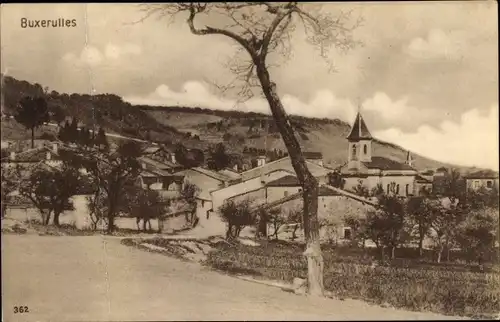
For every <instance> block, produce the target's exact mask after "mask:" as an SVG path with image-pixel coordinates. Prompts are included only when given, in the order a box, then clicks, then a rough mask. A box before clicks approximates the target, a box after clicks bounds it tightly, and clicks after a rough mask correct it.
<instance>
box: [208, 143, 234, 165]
mask: <svg viewBox="0 0 500 322" xmlns="http://www.w3.org/2000/svg"><path fill="white" fill-rule="evenodd" d="M230 162H231V158H230V157H229V155H228V154H227V153H226V147H225V146H224V144H222V143H219V144H217V145H216V146H215V149H210V152H209V156H208V162H207V165H208V168H209V169H211V170H215V171H220V170H222V169H224V168H226V167H227V166H229V163H230Z"/></svg>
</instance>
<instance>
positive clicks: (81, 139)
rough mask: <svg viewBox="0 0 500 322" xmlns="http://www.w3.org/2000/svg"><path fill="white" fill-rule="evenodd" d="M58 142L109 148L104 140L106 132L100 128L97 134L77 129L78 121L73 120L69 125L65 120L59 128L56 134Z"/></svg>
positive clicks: (85, 129)
mask: <svg viewBox="0 0 500 322" xmlns="http://www.w3.org/2000/svg"><path fill="white" fill-rule="evenodd" d="M57 137H58V139H59V140H61V141H62V142H65V143H75V144H80V145H83V146H94V145H96V146H102V147H105V148H108V147H109V143H108V140H107V138H106V132H105V131H104V129H103V128H102V127H100V128H99V130H98V131H97V133H96V132H95V131H93V130H91V129H89V128H85V127H80V128H79V127H78V120H77V119H76V118H73V119H72V121H71V123H70V122H69V121H68V120H66V122H65V123H64V125H63V126H61V127H60V128H59V132H58V134H57Z"/></svg>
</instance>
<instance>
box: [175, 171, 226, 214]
mask: <svg viewBox="0 0 500 322" xmlns="http://www.w3.org/2000/svg"><path fill="white" fill-rule="evenodd" d="M174 175H178V176H183V177H184V184H185V183H188V182H189V183H192V184H194V185H196V187H198V189H199V191H198V194H197V214H198V217H200V216H204V217H205V218H207V217H209V216H210V212H211V211H212V210H213V200H212V196H211V194H210V193H211V192H212V191H214V190H217V189H220V188H221V187H227V186H229V185H230V184H231V183H232V182H234V181H235V180H234V179H233V178H231V177H230V176H227V175H224V174H222V173H219V172H216V171H212V170H209V169H204V168H201V167H194V168H190V169H185V170H181V171H178V172H176V173H174Z"/></svg>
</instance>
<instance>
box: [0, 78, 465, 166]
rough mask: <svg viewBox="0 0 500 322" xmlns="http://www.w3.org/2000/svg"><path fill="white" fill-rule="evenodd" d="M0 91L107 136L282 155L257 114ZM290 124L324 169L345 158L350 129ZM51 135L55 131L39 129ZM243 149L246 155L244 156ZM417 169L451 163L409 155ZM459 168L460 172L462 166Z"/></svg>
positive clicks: (7, 130) (13, 135)
mask: <svg viewBox="0 0 500 322" xmlns="http://www.w3.org/2000/svg"><path fill="white" fill-rule="evenodd" d="M3 85H4V86H3V87H2V94H3V99H2V113H3V114H4V115H12V114H13V113H14V110H15V107H16V105H17V103H18V102H19V100H20V99H21V98H22V97H23V96H25V95H31V96H36V95H43V96H45V97H46V98H47V101H48V105H49V109H50V110H51V111H52V112H54V111H57V110H58V109H59V110H61V111H62V113H63V114H64V115H65V116H67V117H73V116H74V117H77V119H78V120H79V121H80V122H81V123H82V124H84V125H85V126H93V125H95V126H102V127H104V128H105V130H106V131H107V132H108V133H116V134H121V135H124V136H129V137H136V138H140V139H145V140H151V141H155V142H159V143H165V144H168V145H172V144H176V143H182V144H183V145H184V146H186V147H187V148H198V149H202V150H206V149H207V148H208V147H209V146H212V145H213V144H216V143H219V142H224V144H225V146H226V148H227V151H228V152H231V153H237V154H240V155H245V157H246V158H247V159H248V158H252V157H253V156H256V155H257V154H263V153H265V154H267V155H269V154H270V153H273V151H274V150H275V149H276V150H281V152H284V151H286V149H285V146H284V144H283V141H282V140H281V137H280V134H279V133H278V131H277V128H276V125H275V123H274V121H273V120H272V118H271V117H270V116H268V115H264V114H258V113H246V112H239V111H217V110H210V109H202V108H199V107H177V106H173V107H157V106H144V105H141V106H134V105H131V104H130V103H128V102H125V101H123V100H122V98H121V97H119V96H117V95H113V94H99V95H92V96H91V95H87V94H64V93H63V94H61V93H58V92H56V91H49V90H47V89H43V88H42V86H41V85H40V84H31V83H29V82H27V81H19V80H16V79H15V78H13V77H10V76H5V78H4V84H3ZM291 123H292V125H293V126H294V128H295V129H296V131H297V137H298V139H299V141H300V144H301V145H302V147H303V150H304V151H311V152H322V153H323V160H324V163H325V166H328V167H332V168H334V167H337V166H340V165H342V164H343V163H345V162H346V160H347V153H346V150H347V141H346V139H345V137H346V136H347V134H348V133H349V130H350V125H349V124H347V123H345V122H342V121H340V120H330V119H313V118H305V117H299V116H291ZM44 132H52V133H54V128H52V129H49V127H47V128H44V127H42V128H40V129H38V130H37V137H40V136H41V134H42V133H44ZM2 138H3V139H27V138H29V133H27V131H26V130H25V129H24V128H23V127H22V126H20V125H19V124H17V122H15V121H14V120H13V119H9V120H8V121H6V120H2ZM244 151H247V152H248V151H250V152H248V153H246V154H244V153H243V152H244ZM406 153H407V151H406V150H405V149H403V148H401V147H399V146H396V145H394V144H389V143H385V142H381V141H376V142H375V143H374V145H373V155H374V156H385V157H388V158H392V159H395V160H398V161H404V160H405V158H406ZM413 159H414V160H415V161H414V165H415V167H416V168H417V169H420V170H423V169H429V168H434V169H435V168H438V167H441V166H445V167H452V166H453V165H450V164H445V163H442V162H438V161H435V160H432V159H429V158H425V157H422V156H419V155H416V154H413ZM460 168H462V170H464V169H465V168H463V167H460Z"/></svg>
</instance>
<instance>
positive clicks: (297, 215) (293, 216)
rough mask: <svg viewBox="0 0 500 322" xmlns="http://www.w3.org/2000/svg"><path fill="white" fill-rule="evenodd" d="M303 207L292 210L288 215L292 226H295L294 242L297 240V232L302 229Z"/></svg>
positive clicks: (293, 231) (293, 232)
mask: <svg viewBox="0 0 500 322" xmlns="http://www.w3.org/2000/svg"><path fill="white" fill-rule="evenodd" d="M303 211H304V210H303V209H302V207H296V208H291V209H289V210H288V213H287V220H288V222H289V223H291V224H295V226H293V230H292V240H295V239H297V230H298V229H299V228H301V227H302V212H303Z"/></svg>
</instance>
